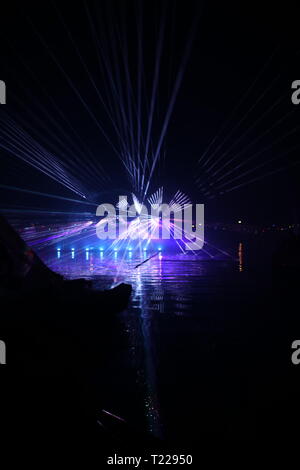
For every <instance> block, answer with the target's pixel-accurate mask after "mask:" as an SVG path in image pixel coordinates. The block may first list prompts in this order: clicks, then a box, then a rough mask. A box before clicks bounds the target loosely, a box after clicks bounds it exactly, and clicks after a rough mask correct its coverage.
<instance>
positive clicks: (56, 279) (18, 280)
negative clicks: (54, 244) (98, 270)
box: [0, 216, 147, 463]
mask: <svg viewBox="0 0 300 470" xmlns="http://www.w3.org/2000/svg"><path fill="white" fill-rule="evenodd" d="M0 294H1V297H0V298H1V314H0V333H1V334H0V338H1V340H3V341H5V344H6V348H7V365H5V366H4V367H2V369H1V371H0V372H1V376H0V379H1V384H0V387H1V403H0V415H1V429H2V430H4V432H5V436H4V438H5V439H6V440H7V442H10V443H12V444H14V445H15V446H17V447H19V446H20V445H23V446H24V447H26V448H27V452H28V454H29V455H30V454H31V451H32V452H33V454H32V456H33V455H34V449H33V448H32V446H34V447H36V446H38V447H42V448H43V447H44V448H45V449H48V451H49V449H50V450H51V452H52V453H57V452H58V450H59V448H64V451H65V452H66V451H67V449H70V451H71V452H72V455H73V456H76V453H77V452H79V451H80V449H81V450H82V449H84V448H87V449H89V451H90V452H92V453H93V452H96V453H98V458H99V459H100V457H99V456H101V455H104V454H106V453H107V452H109V451H110V449H111V450H113V449H115V450H118V449H119V448H120V446H124V445H126V442H128V443H130V442H133V441H134V443H135V445H136V439H137V437H136V436H137V435H135V434H134V433H132V432H131V431H130V430H129V428H128V427H127V425H126V424H125V423H124V422H123V421H122V422H121V421H120V420H118V419H117V418H114V417H113V416H110V415H105V417H104V419H103V418H101V413H102V411H101V410H102V408H103V407H105V403H104V402H103V396H101V394H100V395H99V386H98V387H95V386H94V383H93V380H97V381H98V382H99V381H100V382H101V384H102V385H101V387H100V389H101V388H102V389H103V392H104V393H103V394H105V393H106V395H107V393H108V392H107V390H106V376H107V374H109V373H110V372H109V367H108V364H109V360H110V357H111V356H112V355H113V354H114V353H115V351H116V350H118V351H119V350H120V349H122V348H124V347H126V346H127V342H126V337H125V334H124V330H123V329H122V328H121V326H120V318H119V312H121V311H122V310H124V309H125V308H126V306H127V304H128V301H129V298H130V294H131V286H130V285H126V284H121V285H119V286H117V287H115V288H113V289H111V290H108V291H102V292H101V291H97V290H94V289H93V287H92V283H91V282H90V281H86V280H85V279H77V280H73V281H68V280H65V279H64V278H63V277H62V276H61V275H59V274H57V273H55V272H53V271H52V270H51V269H49V268H48V267H47V266H46V265H45V264H44V263H43V261H42V260H41V259H40V258H39V257H38V256H37V255H36V253H34V251H32V250H31V249H30V248H29V247H28V246H27V245H26V243H25V242H24V241H23V240H22V238H21V237H20V236H19V235H18V234H17V233H16V231H15V230H14V229H13V228H12V227H11V226H10V225H9V223H8V222H7V221H6V220H5V219H4V218H3V217H1V216H0ZM94 377H95V379H94ZM96 390H97V391H96ZM116 408H117V404H116ZM102 414H103V413H102ZM139 439H141V441H142V442H143V444H145V442H147V438H143V437H141V436H139ZM100 463H101V462H100Z"/></svg>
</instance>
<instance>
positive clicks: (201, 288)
mask: <svg viewBox="0 0 300 470" xmlns="http://www.w3.org/2000/svg"><path fill="white" fill-rule="evenodd" d="M69 253H70V251H69V250H68V251H66V254H64V252H63V250H62V256H61V257H58V255H56V254H55V251H54V252H53V253H52V254H51V253H50V255H49V254H48V255H47V256H45V257H44V259H45V261H46V263H47V264H48V265H49V266H50V267H51V268H52V269H53V270H55V271H57V272H59V273H61V274H63V275H64V276H65V277H67V278H78V277H83V278H84V277H85V278H89V279H93V280H94V286H95V287H96V288H99V289H107V288H110V287H111V286H112V285H114V284H118V283H120V282H127V283H130V284H132V286H133V295H132V300H131V304H130V306H129V308H128V310H127V311H126V312H125V313H124V315H123V318H124V322H125V324H126V330H127V331H129V338H130V342H131V345H130V346H129V352H128V354H129V355H130V357H131V359H130V360H131V363H132V364H133V365H135V367H136V374H137V382H138V383H139V386H140V389H141V394H142V395H143V399H142V401H143V404H144V413H145V416H146V417H147V426H148V429H149V430H150V431H151V432H153V433H154V434H155V435H157V436H161V435H162V433H163V424H164V423H162V422H161V417H160V412H159V409H160V396H159V393H158V372H159V370H160V366H159V361H160V359H159V354H158V350H159V349H160V341H161V338H164V333H163V331H164V329H165V325H166V319H167V324H168V327H169V330H168V331H169V332H170V333H169V335H170V337H171V338H172V335H173V336H174V334H175V335H176V330H175V329H174V327H173V325H174V323H173V320H172V318H174V319H176V318H178V320H179V319H180V318H183V319H184V318H191V317H193V316H194V317H195V318H196V317H198V316H199V315H201V314H202V311H203V303H205V302H206V301H207V299H210V298H211V296H212V295H216V294H217V295H218V296H220V297H222V296H224V298H225V297H227V296H228V295H235V296H236V282H235V283H233V284H232V285H231V284H230V282H229V277H228V276H227V274H226V273H227V272H230V273H231V274H230V275H229V276H231V275H232V273H234V272H235V270H236V267H234V269H233V266H232V264H230V262H228V260H214V261H207V260H201V259H198V258H196V257H194V256H193V255H188V256H185V255H177V256H168V255H166V254H164V255H162V253H160V254H159V256H157V257H154V258H152V259H150V260H149V261H147V262H146V263H144V264H142V265H141V266H139V267H138V268H137V269H134V268H135V266H137V265H138V264H139V263H140V262H141V261H144V260H145V259H147V258H148V257H150V256H151V253H150V252H142V253H141V257H139V258H137V257H136V254H135V252H132V251H128V252H126V253H125V254H123V253H118V252H113V253H111V254H107V253H106V252H104V251H103V250H100V256H98V253H97V252H95V256H93V250H91V251H90V250H78V251H76V260H75V249H72V250H71V258H72V259H73V260H74V262H72V263H71V262H70V258H69V256H70V255H69ZM127 254H128V256H127ZM238 254H239V257H238V261H239V263H238V269H239V271H242V270H243V245H242V244H241V243H240V244H239V247H238ZM237 274H238V273H237ZM233 285H234V287H232V286H233ZM230 289H232V291H231V290H230ZM231 292H232V294H231ZM175 337H176V336H175ZM131 407H132V408H134V407H135V403H132V404H131Z"/></svg>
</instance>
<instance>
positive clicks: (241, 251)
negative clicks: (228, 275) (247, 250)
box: [238, 242, 244, 272]
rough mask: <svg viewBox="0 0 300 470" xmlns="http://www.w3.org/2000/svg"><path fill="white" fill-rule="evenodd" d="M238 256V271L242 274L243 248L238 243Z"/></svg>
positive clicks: (241, 244)
mask: <svg viewBox="0 0 300 470" xmlns="http://www.w3.org/2000/svg"><path fill="white" fill-rule="evenodd" d="M238 256H239V271H240V272H242V271H244V247H243V243H242V242H240V243H239V247H238Z"/></svg>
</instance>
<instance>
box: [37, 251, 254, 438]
mask: <svg viewBox="0 0 300 470" xmlns="http://www.w3.org/2000/svg"><path fill="white" fill-rule="evenodd" d="M243 249H244V247H243V246H242V245H241V244H237V245H236V247H235V250H236V256H235V257H234V258H230V257H226V256H224V258H223V259H199V258H197V257H195V256H191V255H177V256H167V255H165V254H162V255H160V256H156V257H154V258H152V259H150V260H149V261H147V262H146V263H144V264H142V265H141V266H139V267H136V266H137V265H138V264H140V263H141V262H142V261H144V260H145V259H147V256H146V254H144V255H143V257H142V258H139V257H137V258H136V257H135V256H134V255H133V254H131V253H126V255H125V257H124V258H123V257H122V255H121V254H112V255H110V256H108V255H106V254H104V253H100V252H99V251H82V252H79V253H77V252H75V253H72V252H71V250H64V251H61V252H57V251H56V249H55V250H54V249H53V250H52V251H50V252H48V253H47V254H46V255H45V256H43V257H44V259H45V261H46V262H47V264H48V265H49V266H50V267H51V268H52V269H54V270H55V271H57V272H60V273H61V274H63V275H64V276H66V277H68V278H75V277H76V278H78V277H85V278H91V279H93V281H94V287H95V288H99V289H103V288H110V287H112V286H114V285H116V284H118V283H120V282H128V283H131V284H132V286H133V294H132V299H131V302H130V305H129V307H128V309H127V310H126V311H125V312H123V314H122V320H121V321H122V327H123V328H124V330H126V331H127V332H128V334H129V345H128V348H127V349H126V350H125V351H124V350H123V351H122V353H121V354H118V353H117V352H116V357H115V358H114V365H113V368H114V370H115V371H116V372H115V374H114V376H113V378H112V380H111V384H110V385H109V387H110V389H111V392H110V393H109V394H108V396H107V400H108V404H107V408H110V409H111V410H112V411H114V412H115V413H119V414H120V415H123V416H125V417H126V419H128V420H129V421H131V422H132V423H133V424H135V425H137V426H144V427H145V428H146V429H148V430H150V431H151V432H153V433H154V434H155V435H157V436H164V437H167V438H169V439H173V440H182V439H187V440H193V439H195V435H194V431H193V429H194V427H195V425H196V427H198V428H199V432H201V433H203V434H210V433H215V432H217V433H218V432H224V433H226V432H230V430H228V426H229V424H228V423H231V422H232V419H233V418H232V416H233V415H234V414H236V415H237V414H238V412H237V410H236V409H235V405H233V403H234V401H235V399H236V394H237V389H236V388H235V387H234V386H233V385H232V382H231V386H230V387H228V382H227V381H228V375H226V374H227V373H228V374H229V375H230V376H231V377H232V375H233V374H234V372H233V371H232V370H231V368H230V366H228V365H227V366H225V367H224V358H222V349H223V347H224V344H227V342H228V337H230V338H231V339H232V336H233V337H234V333H232V332H233V330H234V328H236V322H237V321H238V322H239V321H240V320H239V318H240V317H239V316H240V315H241V306H244V305H248V303H249V299H250V298H251V296H252V295H253V293H254V292H256V291H257V284H256V280H255V277H254V278H253V277H251V276H250V275H249V273H247V270H246V272H245V271H244V266H243ZM237 312H238V313H237ZM246 315H247V313H246ZM237 316H238V320H237ZM228 334H229V336H228ZM226 354H227V356H228V354H229V355H230V352H228V349H227V352H226ZM227 359H228V358H227ZM226 371H227V372H226ZM238 386H240V384H238ZM232 387H233V388H232ZM220 391H221V393H220ZM216 426H217V428H216Z"/></svg>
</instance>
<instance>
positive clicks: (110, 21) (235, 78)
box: [0, 0, 300, 223]
mask: <svg viewBox="0 0 300 470" xmlns="http://www.w3.org/2000/svg"><path fill="white" fill-rule="evenodd" d="M86 4H87V9H86V5H85V3H84V2H81V1H80V2H72V3H70V2H66V1H60V2H57V3H56V4H55V3H54V2H47V3H46V4H45V3H44V2H36V3H33V2H29V3H27V2H26V4H22V5H21V4H19V3H15V2H9V4H6V5H2V6H1V8H2V12H1V63H0V79H2V80H5V82H6V85H7V105H6V106H5V107H4V106H2V107H1V122H0V125H1V126H3V123H4V121H5V119H6V118H8V116H9V118H11V119H13V120H14V122H16V123H18V125H19V126H21V128H22V129H26V132H28V133H29V134H30V136H31V137H33V138H34V139H35V141H36V142H38V143H39V144H41V145H42V146H43V147H44V148H46V149H47V150H48V151H51V153H52V154H55V155H57V156H58V158H61V159H62V160H63V161H64V163H65V164H66V165H67V167H68V168H69V169H70V174H71V175H72V179H74V181H76V184H77V183H78V185H79V186H80V187H82V188H83V189H84V192H85V194H87V195H88V197H89V198H94V199H95V200H97V201H98V200H99V199H100V200H102V202H104V201H103V198H105V202H109V201H107V200H106V199H107V198H108V197H111V196H110V192H111V194H119V192H121V191H122V192H123V191H131V189H132V187H131V184H130V182H129V181H128V179H127V173H126V171H125V168H124V166H123V165H122V163H121V161H120V158H119V157H118V156H117V155H116V154H115V152H114V150H113V149H112V147H111V145H110V144H109V143H108V142H107V140H106V139H105V137H104V136H103V133H101V131H100V129H99V126H98V125H96V122H95V119H94V117H95V118H96V120H97V122H98V123H100V126H101V127H102V128H103V130H104V131H105V133H106V135H107V136H108V138H109V140H111V142H113V144H115V145H116V146H118V138H117V136H116V134H115V130H114V128H113V125H112V123H111V122H110V119H109V117H108V115H107V113H106V111H105V109H104V106H103V103H102V102H101V99H99V95H97V92H96V88H95V86H96V87H97V90H98V91H99V92H100V95H101V97H102V98H103V99H104V103H106V104H107V103H109V99H108V97H109V92H110V90H111V83H110V80H109V79H108V75H107V71H106V70H105V69H104V70H103V69H101V67H100V66H99V62H98V57H97V49H96V45H95V42H94V39H93V31H92V29H91V23H89V20H88V13H89V14H90V15H91V18H92V24H93V25H94V27H95V30H96V34H97V37H98V40H99V44H100V47H102V48H103V51H104V52H105V54H106V56H107V59H108V61H109V63H110V64H112V70H111V73H112V77H113V80H116V83H118V82H117V79H118V78H119V85H120V83H121V85H120V86H121V89H122V93H124V103H125V106H126V103H127V102H126V99H127V91H128V86H127V82H126V70H125V68H124V62H123V61H124V56H122V54H121V49H122V48H123V49H122V50H123V52H124V50H127V51H128V70H129V72H128V73H129V76H130V80H131V87H132V95H133V96H136V93H137V88H138V81H137V76H138V52H137V51H138V41H137V24H140V25H142V28H143V41H142V59H143V78H142V80H143V91H142V105H141V108H142V114H141V117H142V122H143V124H142V127H143V128H144V129H147V127H146V124H147V123H148V117H149V106H150V104H149V103H150V98H151V90H152V83H153V76H154V63H155V61H154V59H155V56H156V48H157V43H158V37H159V31H160V25H161V24H163V25H164V29H163V31H164V40H163V46H162V54H161V69H160V74H159V79H158V87H157V93H156V96H157V102H156V107H155V110H154V115H153V130H152V133H151V136H152V139H153V142H154V144H155V143H157V141H158V139H159V135H160V132H161V129H162V124H163V120H164V116H165V113H166V110H167V107H168V104H169V102H170V97H171V92H172V86H173V85H174V82H175V79H176V73H177V71H178V70H179V69H180V65H181V63H182V58H183V57H185V48H186V45H187V43H188V41H189V38H190V37H192V36H191V34H192V33H191V31H192V28H193V25H195V24H196V29H195V34H194V36H193V43H192V49H191V51H190V55H189V57H188V61H187V64H186V68H185V72H184V75H183V79H182V82H181V86H180V89H179V92H178V95H177V99H176V103H175V106H174V109H173V112H172V115H171V119H170V122H169V126H168V131H167V134H166V139H165V142H164V145H163V147H162V152H161V155H162V156H161V159H160V162H159V165H158V166H157V168H156V170H155V172H154V175H153V180H152V183H151V184H152V186H151V188H152V189H153V190H155V189H156V188H157V187H158V186H160V185H163V186H164V187H165V190H166V194H167V195H170V196H172V194H173V193H174V192H175V191H176V190H177V189H178V188H180V189H181V190H182V191H184V192H186V193H187V194H189V195H190V196H191V197H192V198H193V200H194V202H204V203H205V204H206V217H207V218H208V220H227V221H231V220H236V218H237V217H238V218H243V219H244V220H247V221H249V222H258V223H264V222H265V221H266V222H268V223H269V222H272V221H273V222H281V221H283V222H290V221H294V220H295V217H296V216H297V214H298V213H299V176H300V174H299V165H297V164H296V163H297V161H299V157H298V154H299V148H298V147H297V141H298V135H299V130H298V131H297V126H300V119H299V115H300V106H299V109H298V108H297V107H296V106H293V105H292V103H291V98H290V97H291V89H290V88H291V83H292V81H293V80H296V79H297V78H298V79H299V78H300V70H299V63H300V54H299V51H300V45H299V44H298V47H297V37H296V36H297V12H296V11H295V10H294V7H293V5H292V4H288V3H287V2H285V3H284V5H283V4H281V5H280V6H277V5H276V4H275V2H274V3H273V5H272V8H271V7H270V6H269V5H270V4H269V3H268V5H266V8H265V9H264V8H263V6H262V2H259V3H255V2H223V1H219V2H216V1H215V2H214V1H207V2H203V3H202V2H195V1H192V0H185V1H183V0H178V1H167V2H161V1H151V2H150V1H142V2H141V1H140V2H137V1H128V0H124V1H112V2H106V1H105V2H104V1H99V2H93V1H87V2H86ZM87 12H88V13H87ZM198 16H199V19H198V22H197V23H195V18H197V17H198ZM298 16H299V14H298ZM139 18H142V21H141V20H139ZM113 44H115V45H116V48H115V49H114V48H113ZM124 45H126V48H127V49H124ZM80 58H82V59H83V62H82V61H81V59H80ZM116 64H117V65H116ZM118 64H119V65H118ZM118 70H120V75H119V77H118ZM87 71H88V72H87ZM91 78H92V81H91ZM93 83H94V85H95V86H94V85H93ZM79 95H80V96H81V100H80V99H79ZM129 95H130V97H129V99H131V98H132V97H131V92H130V93H129ZM277 101H278V104H277ZM83 102H84V103H85V105H84V104H83ZM87 107H88V109H89V111H88V110H87ZM114 112H117V113H118V112H120V111H118V109H117V110H116V107H115V108H114ZM127 116H129V115H128V113H127ZM66 120H67V121H68V122H69V124H68V125H67V124H66ZM71 127H72V129H73V131H72V129H71ZM294 129H295V130H294ZM74 134H75V135H74ZM216 136H217V137H216ZM215 137H216V139H215V141H214V143H213V144H212V145H211V147H209V149H207V147H208V146H209V145H210V144H211V142H212V140H213V139H214V138H215ZM0 138H1V139H3V134H2V135H1V136H0ZM4 138H5V136H4ZM79 140H80V143H79ZM2 142H3V140H2ZM77 148H80V149H81V152H80V154H79V153H78V154H77V156H76V158H77V160H76V158H75V157H74V154H75V153H76V149H77ZM153 148H155V145H154V146H153ZM205 152H206V154H205ZM203 154H204V155H205V158H203V159H202V161H201V162H200V164H197V161H198V160H199V159H200V158H201V156H202V155H203ZM0 159H1V160H0V167H1V174H0V184H2V185H12V186H18V187H22V188H27V189H30V190H34V191H43V192H47V193H54V194H57V195H64V196H66V197H75V198H77V196H76V195H74V194H73V193H72V192H71V191H69V190H68V189H66V188H64V187H63V186H62V185H61V184H59V183H58V182H57V181H55V180H51V179H49V178H48V177H47V176H46V175H43V174H42V173H40V172H39V171H38V170H36V169H34V168H32V166H29V165H28V163H25V162H23V161H22V160H20V158H17V157H16V156H14V155H12V151H9V150H7V149H6V150H5V149H3V148H2V149H0ZM231 159H233V161H232V162H231ZM205 160H208V162H207V163H206V165H205V166H203V164H204V162H205ZM74 162H76V164H74ZM234 162H235V163H234ZM214 163H215V166H213V168H212V169H211V170H209V168H210V166H211V165H212V164H214ZM223 165H225V167H224V168H223ZM235 165H240V166H239V169H237V170H234V166H235ZM95 166H96V167H97V170H98V171H97V172H96V171H94V168H95ZM102 168H103V170H104V171H105V174H104V173H103V171H102ZM282 168H283V170H281V169H282ZM87 169H88V171H87ZM208 170H209V171H208ZM218 170H220V171H219V172H217V171H218ZM279 170H280V171H279ZM215 172H217V174H216V175H215V174H214V173H215ZM226 172H229V175H228V176H226V175H225V176H224V178H223V179H222V180H221V181H220V182H218V181H217V179H218V178H220V177H221V176H222V175H224V174H225V173H226ZM242 173H246V174H245V175H244V176H241V175H242ZM99 174H102V178H101V176H100V175H99ZM267 174H268V175H269V176H265V175H267ZM89 175H90V176H91V177H89ZM106 175H107V177H106ZM231 179H233V181H232V182H231ZM252 179H256V180H257V181H254V182H252V183H251V184H246V183H248V182H249V181H250V180H252ZM222 183H226V184H225V185H224V186H223V189H225V191H224V190H222V188H218V185H220V184H222ZM199 184H200V185H201V186H200V187H199ZM242 184H244V186H241V187H238V188H236V189H235V190H231V189H232V188H233V187H234V186H239V185H242ZM228 190H229V191H228ZM226 191H227V192H226ZM220 192H223V194H220ZM0 197H1V200H0V205H1V207H7V206H8V205H9V204H10V205H11V206H21V205H24V206H26V205H28V206H29V207H39V208H45V209H46V210H50V209H53V210H54V209H58V208H61V207H63V208H66V209H68V208H70V205H68V204H65V205H63V203H62V202H61V201H51V199H46V198H39V197H38V196H28V195H27V196H26V195H23V194H22V193H16V192H12V191H5V190H0ZM77 209H78V207H77Z"/></svg>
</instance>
